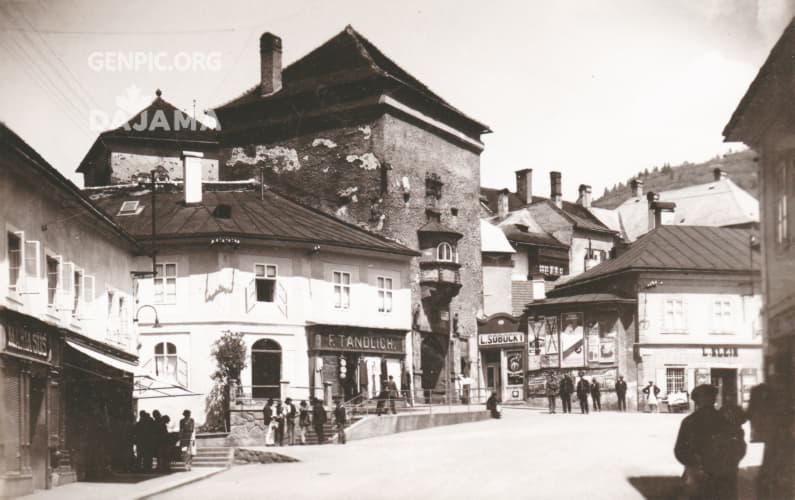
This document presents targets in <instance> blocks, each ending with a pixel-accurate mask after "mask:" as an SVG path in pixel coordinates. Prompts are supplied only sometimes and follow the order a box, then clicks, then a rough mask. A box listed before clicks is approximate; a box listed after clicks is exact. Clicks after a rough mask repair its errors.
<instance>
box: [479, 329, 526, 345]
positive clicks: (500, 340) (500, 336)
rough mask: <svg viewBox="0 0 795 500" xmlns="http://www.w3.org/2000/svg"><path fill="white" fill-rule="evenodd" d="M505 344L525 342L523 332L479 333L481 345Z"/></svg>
mask: <svg viewBox="0 0 795 500" xmlns="http://www.w3.org/2000/svg"><path fill="white" fill-rule="evenodd" d="M505 344H524V333H523V332H505V333H481V334H480V335H478V345H479V346H483V347H486V346H497V345H505Z"/></svg>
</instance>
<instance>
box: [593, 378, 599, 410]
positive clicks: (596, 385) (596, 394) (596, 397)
mask: <svg viewBox="0 0 795 500" xmlns="http://www.w3.org/2000/svg"><path fill="white" fill-rule="evenodd" d="M591 400H592V401H593V409H594V411H602V390H601V388H600V387H599V382H597V381H596V377H594V378H592V379H591Z"/></svg>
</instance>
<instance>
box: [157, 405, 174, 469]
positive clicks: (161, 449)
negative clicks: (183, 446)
mask: <svg viewBox="0 0 795 500" xmlns="http://www.w3.org/2000/svg"><path fill="white" fill-rule="evenodd" d="M170 422H171V418H170V417H169V416H168V415H163V416H162V417H160V423H159V424H158V426H157V450H158V452H157V469H158V470H159V471H160V472H169V469H170V467H171V452H172V451H173V444H172V442H171V436H170V435H169V433H168V424H169V423H170Z"/></svg>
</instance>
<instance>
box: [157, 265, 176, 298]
mask: <svg viewBox="0 0 795 500" xmlns="http://www.w3.org/2000/svg"><path fill="white" fill-rule="evenodd" d="M155 272H156V273H157V274H156V275H155V277H154V289H155V304H176V303H177V265H176V264H174V263H164V264H157V266H155Z"/></svg>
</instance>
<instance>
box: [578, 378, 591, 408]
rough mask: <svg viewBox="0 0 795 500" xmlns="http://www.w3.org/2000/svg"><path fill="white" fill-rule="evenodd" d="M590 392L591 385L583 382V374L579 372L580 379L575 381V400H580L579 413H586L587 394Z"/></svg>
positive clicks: (585, 381)
mask: <svg viewBox="0 0 795 500" xmlns="http://www.w3.org/2000/svg"><path fill="white" fill-rule="evenodd" d="M590 392H591V384H589V383H588V381H587V380H585V374H584V373H583V372H580V379H579V380H578V381H577V399H579V400H580V412H581V413H588V394H590Z"/></svg>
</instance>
